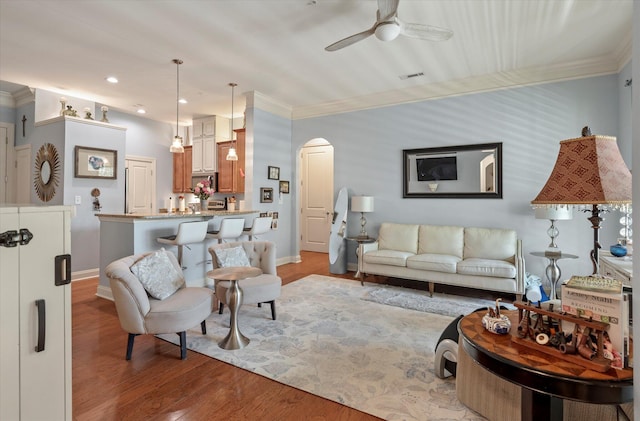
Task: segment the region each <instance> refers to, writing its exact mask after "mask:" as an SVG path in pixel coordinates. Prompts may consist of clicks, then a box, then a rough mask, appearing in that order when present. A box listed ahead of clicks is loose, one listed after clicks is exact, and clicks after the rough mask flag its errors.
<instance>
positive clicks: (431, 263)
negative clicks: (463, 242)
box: [407, 253, 462, 273]
mask: <svg viewBox="0 0 640 421" xmlns="http://www.w3.org/2000/svg"><path fill="white" fill-rule="evenodd" d="M460 260H462V259H460V258H459V257H457V256H450V255H446V254H437V253H426V254H417V255H415V256H411V257H409V258H408V259H407V267H408V268H411V269H420V270H432V271H434V272H447V273H456V265H457V264H458V262H459V261H460Z"/></svg>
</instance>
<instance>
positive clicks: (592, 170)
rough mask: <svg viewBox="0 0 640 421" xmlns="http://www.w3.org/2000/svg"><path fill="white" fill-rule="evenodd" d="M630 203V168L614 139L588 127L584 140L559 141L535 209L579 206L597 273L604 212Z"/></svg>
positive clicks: (534, 205)
mask: <svg viewBox="0 0 640 421" xmlns="http://www.w3.org/2000/svg"><path fill="white" fill-rule="evenodd" d="M630 203H631V172H630V171H629V169H628V168H627V165H626V164H625V162H624V160H623V159H622V155H620V150H619V149H618V145H617V144H616V138H615V137H613V136H601V135H594V136H592V135H591V131H590V130H589V128H588V127H585V128H583V129H582V137H579V138H576V139H567V140H563V141H561V142H560V151H559V152H558V158H557V160H556V164H555V166H554V167H553V171H551V175H550V176H549V179H548V180H547V183H546V184H545V185H544V187H543V188H542V190H541V191H540V193H538V196H537V197H536V198H535V199H534V200H532V201H531V204H532V205H533V207H534V208H548V207H557V206H560V205H566V206H572V207H575V206H578V208H579V209H580V210H582V211H583V212H588V211H589V206H590V207H591V216H590V217H589V218H587V219H588V220H589V222H591V228H593V250H592V251H591V262H592V263H593V274H594V275H595V274H597V273H598V250H599V249H600V248H601V246H600V241H599V230H600V223H601V222H602V221H603V218H602V217H601V216H600V213H601V212H607V211H608V210H609V207H613V208H619V207H622V206H624V205H627V204H630Z"/></svg>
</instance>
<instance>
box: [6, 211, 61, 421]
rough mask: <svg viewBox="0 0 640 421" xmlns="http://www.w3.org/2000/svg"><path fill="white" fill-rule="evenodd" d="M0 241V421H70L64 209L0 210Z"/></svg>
mask: <svg viewBox="0 0 640 421" xmlns="http://www.w3.org/2000/svg"><path fill="white" fill-rule="evenodd" d="M0 233H1V234H0V262H2V264H0V279H2V282H0V331H1V332H2V340H1V341H0V373H1V375H0V420H71V409H72V407H71V385H72V383H71V356H72V353H71V286H70V285H69V283H70V282H71V256H70V254H69V253H70V252H71V207H70V206H42V207H40V206H39V207H31V206H25V207H18V206H5V207H2V208H0ZM34 262H35V264H34Z"/></svg>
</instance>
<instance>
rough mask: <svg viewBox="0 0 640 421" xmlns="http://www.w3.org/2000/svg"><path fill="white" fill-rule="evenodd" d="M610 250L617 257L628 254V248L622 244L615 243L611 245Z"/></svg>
mask: <svg viewBox="0 0 640 421" xmlns="http://www.w3.org/2000/svg"><path fill="white" fill-rule="evenodd" d="M609 251H610V252H611V254H613V255H614V256H616V257H622V256H626V255H627V248H626V247H625V246H623V245H622V244H615V245H613V246H611V247H609Z"/></svg>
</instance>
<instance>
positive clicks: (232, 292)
mask: <svg viewBox="0 0 640 421" xmlns="http://www.w3.org/2000/svg"><path fill="white" fill-rule="evenodd" d="M261 273H262V269H260V268H255V267H251V266H248V267H241V266H238V267H227V268H218V269H214V270H211V271H209V272H207V277H209V278H212V279H217V280H219V281H229V282H231V286H230V287H229V288H228V289H227V303H229V311H230V312H231V319H230V321H229V333H228V334H227V336H226V337H225V338H224V339H223V340H221V341H220V342H218V346H219V347H220V348H222V349H226V350H233V349H242V348H244V347H245V346H247V345H248V344H249V342H251V340H250V339H249V338H247V337H246V336H244V335H243V334H242V332H240V328H239V327H238V310H239V309H240V306H241V305H242V289H241V288H240V287H239V286H238V281H239V280H240V279H246V278H253V277H254V276H258V275H260V274H261Z"/></svg>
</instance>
